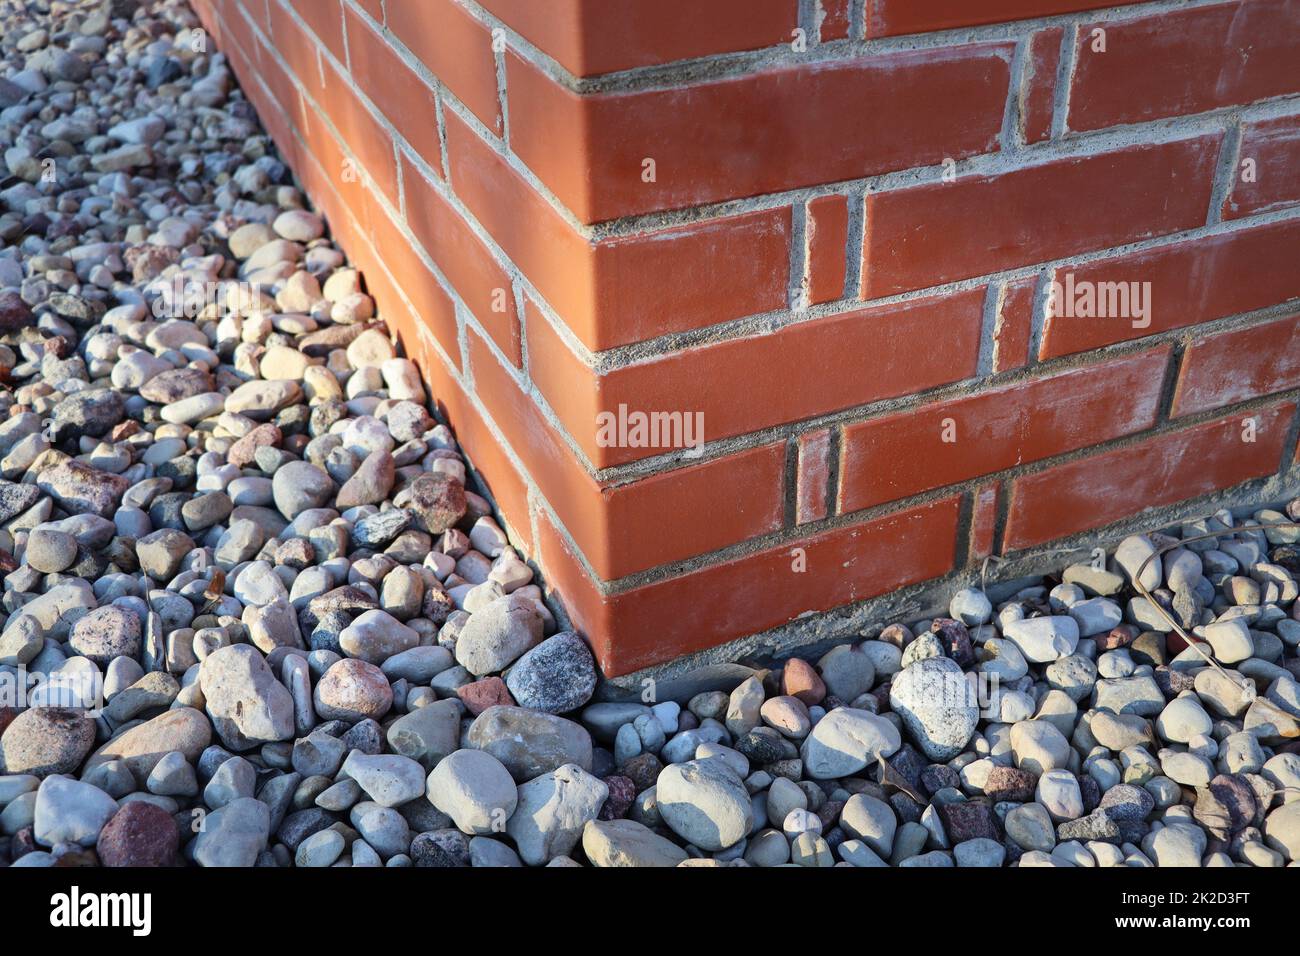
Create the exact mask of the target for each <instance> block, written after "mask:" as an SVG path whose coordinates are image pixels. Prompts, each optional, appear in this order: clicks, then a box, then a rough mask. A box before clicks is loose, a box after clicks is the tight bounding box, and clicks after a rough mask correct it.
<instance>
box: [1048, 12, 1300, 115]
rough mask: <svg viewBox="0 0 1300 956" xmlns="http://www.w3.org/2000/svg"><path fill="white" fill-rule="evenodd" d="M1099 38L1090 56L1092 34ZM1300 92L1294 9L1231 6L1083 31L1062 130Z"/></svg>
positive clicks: (1299, 24)
mask: <svg viewBox="0 0 1300 956" xmlns="http://www.w3.org/2000/svg"><path fill="white" fill-rule="evenodd" d="M1095 27H1103V28H1104V29H1105V31H1106V51H1105V52H1104V53H1100V52H1093V49H1092V42H1093V40H1092V30H1093V29H1094V28H1095ZM1297 91H1300V0H1238V2H1234V3H1222V4H1217V5H1215V6H1209V7H1196V8H1193V9H1189V10H1173V11H1169V10H1165V11H1161V12H1160V13H1157V14H1152V15H1151V16H1146V17H1140V18H1137V19H1132V20H1123V21H1120V22H1101V23H1095V24H1093V23H1088V24H1082V25H1081V26H1080V28H1079V49H1078V63H1077V66H1076V67H1075V71H1074V82H1073V87H1072V89H1071V94H1070V111H1069V127H1070V129H1075V130H1094V129H1103V128H1105V127H1108V126H1116V125H1119V124H1122V123H1141V122H1145V121H1148V120H1154V119H1160V118H1162V117H1166V116H1183V115H1187V114H1192V113H1203V112H1205V111H1206V110H1213V109H1219V108H1222V107H1226V106H1236V105H1239V104H1243V103H1253V102H1255V101H1257V100H1262V99H1267V98H1269V97H1273V96H1282V95H1284V94H1287V93H1295V92H1297Z"/></svg>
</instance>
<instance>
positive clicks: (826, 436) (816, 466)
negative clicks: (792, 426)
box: [795, 428, 831, 524]
mask: <svg viewBox="0 0 1300 956" xmlns="http://www.w3.org/2000/svg"><path fill="white" fill-rule="evenodd" d="M797 468H798V472H797V474H798V479H797V486H796V488H795V523H796V524H808V523H809V522H811V521H821V520H822V519H823V518H825V517H826V514H827V511H828V509H827V506H826V499H827V498H828V497H829V495H828V491H829V485H830V474H831V431H830V429H829V428H819V429H818V430H817V431H815V432H808V433H807V434H803V435H800V436H799V441H798V461H797Z"/></svg>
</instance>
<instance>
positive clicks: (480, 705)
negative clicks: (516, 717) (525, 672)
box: [456, 677, 515, 717]
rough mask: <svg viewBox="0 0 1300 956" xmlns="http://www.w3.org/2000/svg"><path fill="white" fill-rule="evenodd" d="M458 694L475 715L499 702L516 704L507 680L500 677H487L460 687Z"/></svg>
mask: <svg viewBox="0 0 1300 956" xmlns="http://www.w3.org/2000/svg"><path fill="white" fill-rule="evenodd" d="M456 696H457V697H459V698H460V699H461V701H462V702H464V704H465V709H466V710H468V711H469V712H470V713H471V714H473V715H474V716H475V717H477V716H478V715H479V714H481V713H483V711H485V710H487V709H488V708H489V707H496V706H497V705H498V704H500V705H503V706H505V707H514V706H515V699H514V698H513V697H511V696H510V691H509V690H507V689H506V682H505V681H503V680H502V679H501V678H500V677H485V678H483V679H482V680H476V681H474V683H472V684H466V685H464V686H463V687H458V688H457V689H456Z"/></svg>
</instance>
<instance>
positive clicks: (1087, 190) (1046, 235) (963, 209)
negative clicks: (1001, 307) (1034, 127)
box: [862, 134, 1222, 299]
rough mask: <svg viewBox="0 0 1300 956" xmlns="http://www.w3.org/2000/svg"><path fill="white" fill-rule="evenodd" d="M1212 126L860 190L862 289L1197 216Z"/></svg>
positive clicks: (894, 288)
mask: <svg viewBox="0 0 1300 956" xmlns="http://www.w3.org/2000/svg"><path fill="white" fill-rule="evenodd" d="M1221 139H1222V137H1221V136H1220V135H1219V134H1214V135H1207V136H1198V137H1195V138H1193V139H1185V140H1179V141H1176V142H1172V143H1163V144H1159V145H1139V146H1131V147H1127V148H1125V149H1122V150H1117V151H1114V152H1109V153H1100V154H1096V155H1092V156H1082V157H1071V158H1068V159H1061V160H1056V161H1053V162H1048V163H1042V164H1039V165H1037V166H1029V167H1023V168H1019V169H1015V170H1012V171H1010V172H1005V173H1002V174H999V175H994V176H980V177H975V176H970V177H962V178H958V179H957V180H956V181H955V182H951V183H945V182H939V183H932V184H927V185H924V186H916V187H913V188H911V189H900V190H895V191H892V192H882V193H873V194H870V195H868V196H867V230H866V235H867V239H866V242H865V249H864V257H863V267H862V269H863V272H862V289H863V292H862V295H863V298H864V299H875V298H882V297H884V296H890V295H895V294H898V293H900V292H908V291H911V290H914V289H925V288H929V287H931V286H936V285H941V284H943V283H946V282H953V281H955V280H958V279H967V278H971V277H974V276H980V275H987V274H989V273H992V272H1000V271H1003V270H1005V269H1013V268H1016V267H1018V266H1025V265H1030V264H1032V263H1035V262H1043V261H1046V260H1050V259H1057V258H1061V257H1064V256H1069V255H1073V254H1075V253H1079V252H1086V251H1089V250H1096V249H1105V248H1107V247H1109V246H1116V245H1120V244H1123V243H1126V242H1134V241H1136V240H1139V239H1145V238H1148V237H1151V236H1159V235H1164V234H1166V233H1171V232H1178V231H1180V230H1183V229H1191V228H1193V227H1195V226H1200V225H1203V224H1204V223H1205V216H1206V210H1207V209H1208V208H1209V203H1210V193H1211V190H1212V188H1213V182H1214V167H1215V162H1216V161H1217V159H1218V153H1219V144H1220V140H1221Z"/></svg>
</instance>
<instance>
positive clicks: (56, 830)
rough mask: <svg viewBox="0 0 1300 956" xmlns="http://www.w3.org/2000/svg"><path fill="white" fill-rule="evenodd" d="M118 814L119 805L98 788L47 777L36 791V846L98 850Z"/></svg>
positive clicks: (59, 777)
mask: <svg viewBox="0 0 1300 956" xmlns="http://www.w3.org/2000/svg"><path fill="white" fill-rule="evenodd" d="M115 813H117V801H116V800H114V799H113V798H112V797H110V796H109V795H108V794H106V793H105V792H104V791H103V790H100V789H99V788H98V787H94V786H91V785H90V784H88V783H83V782H81V781H80V780H73V779H71V778H69V777H64V776H58V775H55V776H51V777H46V778H45V779H44V780H43V781H42V782H41V786H40V789H39V790H37V791H36V812H35V817H34V818H33V824H32V825H33V827H34V828H35V838H36V842H37V843H39V844H40V845H42V846H54V845H56V844H59V843H75V844H77V845H78V846H94V845H95V843H96V841H97V840H98V839H99V834H100V831H101V830H103V829H104V826H105V824H107V823H108V821H109V820H110V819H112V817H113V815H114V814H115Z"/></svg>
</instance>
